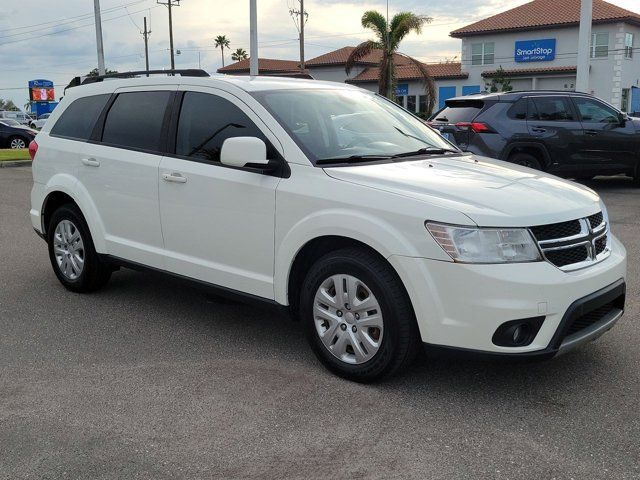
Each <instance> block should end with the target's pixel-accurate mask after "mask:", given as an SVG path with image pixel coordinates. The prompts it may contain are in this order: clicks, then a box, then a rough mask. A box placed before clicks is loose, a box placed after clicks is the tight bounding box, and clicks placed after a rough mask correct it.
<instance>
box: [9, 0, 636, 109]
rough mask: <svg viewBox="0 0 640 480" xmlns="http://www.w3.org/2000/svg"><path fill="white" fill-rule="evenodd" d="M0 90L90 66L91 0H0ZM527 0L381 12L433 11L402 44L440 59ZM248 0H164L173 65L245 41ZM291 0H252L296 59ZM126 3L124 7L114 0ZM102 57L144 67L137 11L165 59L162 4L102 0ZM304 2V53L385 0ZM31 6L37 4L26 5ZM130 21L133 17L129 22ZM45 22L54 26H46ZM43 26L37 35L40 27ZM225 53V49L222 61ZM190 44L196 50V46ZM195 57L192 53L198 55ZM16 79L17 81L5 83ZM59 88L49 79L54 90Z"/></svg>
mask: <svg viewBox="0 0 640 480" xmlns="http://www.w3.org/2000/svg"><path fill="white" fill-rule="evenodd" d="M1 1H2V15H1V16H0V97H3V98H11V99H12V100H13V101H14V102H15V103H16V104H18V105H23V104H24V103H25V102H26V101H27V99H28V98H27V97H28V92H27V89H26V85H27V81H28V80H30V79H35V78H46V79H50V80H53V81H54V83H56V84H58V85H66V84H67V83H68V82H69V80H70V79H71V78H72V77H73V76H75V75H81V74H85V73H86V72H88V71H89V70H91V69H93V68H94V67H95V66H96V63H97V61H96V48H95V31H94V27H93V12H92V9H91V2H87V1H86V0H65V1H64V2H38V8H37V9H36V10H33V9H32V10H30V11H29V14H28V15H25V9H24V1H23V0H1ZM526 1H527V0H461V1H459V2H458V3H457V4H456V8H451V3H450V2H442V0H394V1H392V2H390V12H389V13H390V14H391V15H393V14H394V13H397V12H398V11H412V12H414V13H417V14H422V15H428V16H431V17H433V19H434V20H433V23H432V25H429V26H427V27H426V28H425V29H424V32H423V34H422V35H415V34H411V35H409V36H408V37H407V38H406V39H405V41H404V42H403V43H402V46H401V51H403V52H404V53H407V54H410V55H413V56H416V57H418V58H420V59H422V60H424V61H440V60H443V59H445V58H451V57H453V56H455V55H459V54H460V53H459V50H460V41H459V40H456V39H452V38H450V37H449V36H448V34H449V32H450V31H451V30H454V29H455V28H458V27H461V26H463V25H466V24H468V23H472V22H474V21H477V20H480V19H482V18H485V17H487V16H489V15H493V14H496V13H499V12H501V11H503V10H506V9H508V8H511V7H514V6H517V5H521V4H523V3H526ZM610 1H612V3H615V4H616V5H619V6H621V7H624V8H629V9H633V10H638V7H637V1H638V0H610ZM248 4H249V2H247V1H233V0H184V1H182V2H181V6H180V7H177V8H175V9H174V10H173V12H174V15H173V17H174V18H173V20H174V39H175V48H176V49H179V50H180V52H181V54H180V55H178V56H176V66H177V67H178V68H180V67H182V68H193V67H197V66H198V60H200V64H201V65H202V68H204V69H206V70H208V71H210V72H212V71H215V70H216V69H217V68H218V67H219V66H220V65H221V59H220V51H219V50H216V49H215V48H214V47H213V41H212V39H213V37H214V36H216V35H220V34H224V35H227V37H228V38H230V39H231V49H232V50H234V49H236V48H239V47H241V48H244V49H245V50H247V51H248V50H249V25H248V19H249V9H248ZM294 4H297V1H296V0H258V17H259V25H258V31H259V36H260V56H261V57H267V58H283V59H297V58H298V44H297V41H296V38H297V35H298V34H297V31H296V29H295V27H294V24H293V21H292V20H291V18H290V16H289V8H290V7H292V6H293V5H294ZM123 5H127V9H126V10H125V8H123V7H122V6H123ZM101 8H102V11H103V12H104V13H103V32H104V43H105V56H106V63H107V66H108V67H109V68H111V69H115V70H119V71H124V70H134V69H135V70H140V69H144V56H143V55H144V43H143V38H142V35H141V34H140V31H139V28H140V27H141V26H142V22H143V20H142V19H143V16H145V15H146V16H147V17H148V19H149V22H150V27H151V30H152V34H151V37H150V44H149V51H150V55H149V56H150V66H151V67H152V68H167V67H168V66H169V39H168V25H167V24H168V22H167V8H166V7H164V6H160V5H157V3H156V1H155V0H101ZM305 8H306V10H307V11H308V12H309V21H308V23H307V29H306V42H305V51H306V56H307V58H311V57H314V56H317V55H320V54H322V53H326V52H328V51H330V50H332V49H335V48H339V47H342V46H345V45H356V44H358V43H359V42H361V41H363V40H365V39H367V38H369V37H370V36H371V34H370V32H367V31H365V30H364V29H363V28H362V26H361V25H360V18H361V17H362V13H363V12H364V11H366V10H370V9H376V10H379V11H381V12H385V10H386V1H382V0H380V1H377V0H376V1H372V0H367V1H356V0H351V1H349V0H347V1H343V0H305ZM35 12H37V14H36V13H35ZM134 24H135V25H134ZM54 32H58V33H55V34H53V35H48V34H51V33H54ZM44 35H46V36H44ZM230 53H231V52H229V54H227V55H226V59H227V62H230ZM198 54H199V55H198ZM198 57H199V58H198ZM12 87H19V88H20V89H19V90H6V89H7V88H12ZM61 93H62V90H61V88H58V91H57V95H58V96H60V95H61Z"/></svg>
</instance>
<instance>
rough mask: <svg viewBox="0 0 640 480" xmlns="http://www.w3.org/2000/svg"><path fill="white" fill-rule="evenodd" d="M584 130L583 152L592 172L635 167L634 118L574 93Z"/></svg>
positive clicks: (614, 170)
mask: <svg viewBox="0 0 640 480" xmlns="http://www.w3.org/2000/svg"><path fill="white" fill-rule="evenodd" d="M573 102H574V104H575V106H576V109H577V111H578V114H579V116H580V121H581V122H582V126H583V128H584V132H585V143H586V149H585V156H586V159H587V161H588V162H587V163H588V165H589V166H590V167H592V168H593V169H594V170H593V172H594V173H598V172H601V173H607V172H612V173H619V172H621V171H623V170H627V171H628V172H634V171H635V165H636V163H637V161H638V148H639V147H640V142H639V141H638V137H639V136H638V133H637V132H636V129H635V127H634V125H633V122H632V121H630V120H626V117H625V116H624V115H623V114H622V113H621V112H618V111H617V110H616V109H614V108H613V107H611V106H609V105H607V104H605V103H604V102H601V101H600V100H597V99H595V98H588V97H573Z"/></svg>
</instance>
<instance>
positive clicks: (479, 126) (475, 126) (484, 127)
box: [456, 122, 493, 133]
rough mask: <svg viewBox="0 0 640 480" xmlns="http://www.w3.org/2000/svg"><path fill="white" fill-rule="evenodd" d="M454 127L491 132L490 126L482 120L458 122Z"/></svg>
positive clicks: (476, 131) (477, 131) (475, 131)
mask: <svg viewBox="0 0 640 480" xmlns="http://www.w3.org/2000/svg"><path fill="white" fill-rule="evenodd" d="M456 127H462V128H470V129H471V130H472V131H473V132H474V133H493V130H492V129H491V127H489V126H488V125H487V124H486V123H482V122H458V123H456Z"/></svg>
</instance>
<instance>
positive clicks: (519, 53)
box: [515, 38, 556, 62]
mask: <svg viewBox="0 0 640 480" xmlns="http://www.w3.org/2000/svg"><path fill="white" fill-rule="evenodd" d="M554 58H556V39H555V38H547V39H544V40H523V41H518V42H516V52H515V59H516V62H550V61H551V60H553V59H554Z"/></svg>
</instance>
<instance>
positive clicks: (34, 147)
mask: <svg viewBox="0 0 640 480" xmlns="http://www.w3.org/2000/svg"><path fill="white" fill-rule="evenodd" d="M36 153H38V144H37V143H36V141H35V140H31V143H30V144H29V156H30V157H31V161H32V162H33V159H34V158H36Z"/></svg>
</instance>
